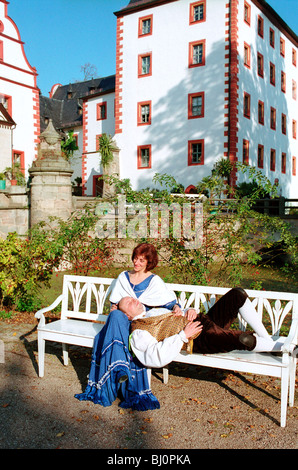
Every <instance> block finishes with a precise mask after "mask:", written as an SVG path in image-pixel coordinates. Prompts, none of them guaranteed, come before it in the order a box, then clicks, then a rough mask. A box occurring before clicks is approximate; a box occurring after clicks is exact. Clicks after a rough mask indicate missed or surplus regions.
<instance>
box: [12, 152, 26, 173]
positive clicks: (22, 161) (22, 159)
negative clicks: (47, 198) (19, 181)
mask: <svg viewBox="0 0 298 470" xmlns="http://www.w3.org/2000/svg"><path fill="white" fill-rule="evenodd" d="M16 155H17V157H18V160H19V162H16V157H15V156H16ZM11 162H12V166H14V165H15V163H20V171H21V172H22V173H23V175H24V176H25V153H24V152H23V150H15V149H13V150H12V155H11Z"/></svg>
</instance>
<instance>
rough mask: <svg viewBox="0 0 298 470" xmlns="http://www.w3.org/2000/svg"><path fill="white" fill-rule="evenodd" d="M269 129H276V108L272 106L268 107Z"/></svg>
mask: <svg viewBox="0 0 298 470" xmlns="http://www.w3.org/2000/svg"><path fill="white" fill-rule="evenodd" d="M270 129H272V130H274V131H275V130H276V109H275V108H273V107H272V106H271V108H270Z"/></svg>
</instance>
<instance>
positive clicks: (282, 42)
mask: <svg viewBox="0 0 298 470" xmlns="http://www.w3.org/2000/svg"><path fill="white" fill-rule="evenodd" d="M279 50H280V55H282V56H283V57H284V56H285V52H286V43H285V40H284V39H283V38H280V47H279Z"/></svg>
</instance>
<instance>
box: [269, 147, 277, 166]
mask: <svg viewBox="0 0 298 470" xmlns="http://www.w3.org/2000/svg"><path fill="white" fill-rule="evenodd" d="M275 164H276V150H275V149H270V171H275Z"/></svg>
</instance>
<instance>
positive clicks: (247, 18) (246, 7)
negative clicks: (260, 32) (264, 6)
mask: <svg viewBox="0 0 298 470" xmlns="http://www.w3.org/2000/svg"><path fill="white" fill-rule="evenodd" d="M243 19H244V22H245V23H246V24H248V25H249V26H250V21H251V7H250V4H249V3H247V2H244V13H243Z"/></svg>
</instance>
